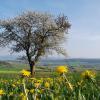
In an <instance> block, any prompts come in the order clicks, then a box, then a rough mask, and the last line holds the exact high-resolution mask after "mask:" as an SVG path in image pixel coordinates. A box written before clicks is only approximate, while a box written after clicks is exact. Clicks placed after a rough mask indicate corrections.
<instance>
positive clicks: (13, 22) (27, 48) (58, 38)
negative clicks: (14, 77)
mask: <svg viewBox="0 0 100 100" xmlns="http://www.w3.org/2000/svg"><path fill="white" fill-rule="evenodd" d="M69 28H70V24H69V22H68V19H67V17H66V16H64V15H63V16H58V17H56V18H55V17H53V16H52V15H51V14H48V13H39V12H26V13H23V14H22V15H20V16H17V17H15V18H12V19H7V20H0V46H1V47H5V46H8V45H10V47H11V50H13V51H14V52H22V51H24V52H25V54H26V55H25V56H26V57H27V60H28V62H29V66H30V71H31V75H34V72H35V70H34V65H35V63H36V62H37V61H38V60H39V58H40V57H41V56H43V55H45V54H47V53H50V54H51V53H52V51H56V52H57V53H61V54H63V55H65V51H64V49H63V48H62V46H61V44H62V43H63V42H64V40H65V33H68V29H69Z"/></svg>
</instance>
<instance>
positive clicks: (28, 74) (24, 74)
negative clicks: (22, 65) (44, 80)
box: [21, 69, 31, 77]
mask: <svg viewBox="0 0 100 100" xmlns="http://www.w3.org/2000/svg"><path fill="white" fill-rule="evenodd" d="M21 73H22V75H23V76H27V77H29V76H30V74H31V72H29V71H27V70H24V69H23V70H22V71H21Z"/></svg>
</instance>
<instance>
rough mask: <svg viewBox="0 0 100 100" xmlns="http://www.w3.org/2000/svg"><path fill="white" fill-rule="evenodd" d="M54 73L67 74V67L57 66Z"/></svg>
mask: <svg viewBox="0 0 100 100" xmlns="http://www.w3.org/2000/svg"><path fill="white" fill-rule="evenodd" d="M56 71H57V72H58V73H67V72H68V67H67V66H58V67H57V68H56Z"/></svg>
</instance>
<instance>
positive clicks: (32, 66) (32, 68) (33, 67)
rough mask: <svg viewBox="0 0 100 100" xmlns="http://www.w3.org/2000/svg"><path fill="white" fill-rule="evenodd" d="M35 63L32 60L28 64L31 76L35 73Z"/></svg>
mask: <svg viewBox="0 0 100 100" xmlns="http://www.w3.org/2000/svg"><path fill="white" fill-rule="evenodd" d="M34 65H35V63H34V61H31V64H30V72H31V76H32V77H34V75H35V66H34Z"/></svg>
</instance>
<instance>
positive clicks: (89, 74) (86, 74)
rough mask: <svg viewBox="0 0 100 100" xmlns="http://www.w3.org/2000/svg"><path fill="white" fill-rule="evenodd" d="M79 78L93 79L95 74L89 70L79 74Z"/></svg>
mask: <svg viewBox="0 0 100 100" xmlns="http://www.w3.org/2000/svg"><path fill="white" fill-rule="evenodd" d="M81 76H82V77H83V78H85V79H91V78H95V76H96V73H95V72H94V71H91V70H86V71H84V72H83V73H82V74H81Z"/></svg>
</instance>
